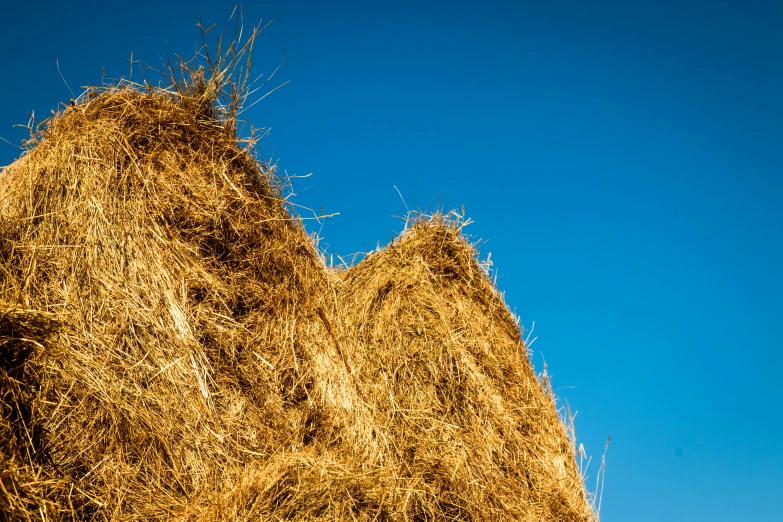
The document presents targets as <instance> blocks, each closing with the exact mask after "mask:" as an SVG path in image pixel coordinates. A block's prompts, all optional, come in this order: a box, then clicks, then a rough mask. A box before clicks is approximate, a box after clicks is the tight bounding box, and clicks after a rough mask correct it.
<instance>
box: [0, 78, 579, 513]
mask: <svg viewBox="0 0 783 522" xmlns="http://www.w3.org/2000/svg"><path fill="white" fill-rule="evenodd" d="M197 79H198V78H197ZM199 81H200V80H199ZM191 85H195V86H196V87H199V86H200V88H194V89H190V90H188V89H184V90H183V89H180V90H166V89H151V88H150V89H141V88H139V87H137V86H132V85H125V86H119V87H113V88H106V89H103V90H101V91H95V92H93V94H92V95H90V96H87V97H85V98H83V99H80V100H79V101H78V102H77V103H76V104H75V105H74V106H69V107H68V108H67V109H65V110H63V111H61V112H60V113H58V114H57V115H56V116H55V117H53V118H52V119H51V120H50V121H49V122H48V123H47V125H46V126H45V128H44V129H43V130H42V131H41V132H40V133H39V134H38V135H37V136H36V138H35V140H34V142H33V143H31V145H30V148H29V150H28V151H27V152H26V153H25V154H24V155H23V156H22V157H21V158H20V159H19V160H17V161H16V162H15V163H13V164H12V165H10V166H9V167H7V168H6V169H4V170H3V171H2V175H0V186H1V187H2V189H1V190H0V192H1V193H2V201H0V414H1V415H2V418H0V437H1V439H0V513H2V515H0V519H2V520H47V521H48V520H52V521H55V520H204V521H207V520H531V521H532V520H547V521H555V520H557V521H588V520H593V518H594V516H593V513H592V510H591V508H590V506H589V502H588V498H587V496H586V494H585V490H584V486H583V483H582V481H581V477H580V476H579V474H578V473H577V470H576V466H575V459H574V447H573V443H572V441H570V440H569V439H568V437H567V436H566V433H565V431H564V427H563V425H562V423H561V422H560V420H559V418H558V415H557V411H556V409H555V406H554V402H553V399H552V397H551V396H550V395H548V394H547V393H546V392H545V391H544V389H543V388H542V384H541V382H540V381H539V380H538V379H537V378H536V376H535V375H534V373H533V371H532V368H531V365H530V363H529V360H528V353H527V350H526V347H525V346H524V345H523V343H522V341H521V339H520V332H519V329H518V328H517V325H516V324H515V322H514V320H513V317H512V315H511V314H510V313H509V311H508V310H507V308H506V307H505V305H504V304H503V302H502V300H501V299H500V298H499V297H498V294H497V292H496V291H495V289H494V287H493V286H492V285H491V283H490V282H489V280H488V279H487V276H486V274H484V273H483V272H482V270H481V268H480V267H479V265H478V264H477V262H476V260H475V252H474V250H473V249H472V248H471V247H470V246H469V245H468V243H466V241H465V240H464V239H463V238H462V237H461V235H460V232H459V229H458V227H457V226H456V225H454V224H453V223H452V224H450V223H449V222H447V221H446V220H444V219H443V218H435V219H433V220H430V221H427V220H420V221H418V222H416V223H415V224H414V225H412V227H411V228H410V229H409V230H408V231H407V232H405V233H404V234H403V235H402V236H401V237H400V238H399V239H398V240H395V241H394V242H393V243H392V244H391V245H389V246H388V247H387V248H385V249H384V250H382V251H380V252H377V253H375V254H372V255H370V256H368V257H367V258H366V259H365V260H363V261H362V262H361V263H359V264H358V265H356V266H354V267H351V268H349V269H347V270H345V271H342V272H331V271H330V270H328V269H327V268H326V267H325V266H324V264H323V263H322V262H321V260H320V258H319V255H318V252H317V250H316V248H315V247H314V244H313V241H312V240H311V238H310V237H309V236H308V235H307V234H306V232H305V230H304V228H303V226H302V224H301V222H300V221H299V220H297V219H295V218H292V217H291V214H290V213H289V211H288V210H287V207H286V205H285V201H284V200H283V198H282V197H281V195H280V191H279V188H278V187H279V180H278V179H277V178H276V177H275V175H274V172H273V171H272V170H270V169H269V168H267V167H266V166H265V165H264V164H262V163H261V162H259V161H257V160H256V159H254V158H253V157H252V156H251V155H250V154H249V153H248V152H247V151H246V150H245V149H243V148H242V147H241V146H240V144H238V142H237V139H236V137H235V131H234V122H233V121H227V120H225V119H221V118H219V117H218V116H217V115H216V109H215V99H216V97H215V96H214V92H213V94H210V91H209V89H210V88H211V87H210V84H206V85H205V84H199V83H198V82H196V83H193V84H191Z"/></svg>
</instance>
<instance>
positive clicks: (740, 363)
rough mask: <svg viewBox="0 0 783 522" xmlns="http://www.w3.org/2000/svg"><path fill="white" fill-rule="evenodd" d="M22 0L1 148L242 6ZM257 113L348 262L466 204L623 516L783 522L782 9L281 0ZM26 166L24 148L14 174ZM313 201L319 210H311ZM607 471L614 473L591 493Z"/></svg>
mask: <svg viewBox="0 0 783 522" xmlns="http://www.w3.org/2000/svg"><path fill="white" fill-rule="evenodd" d="M21 4H22V3H21V2H18V3H16V4H4V7H2V11H1V13H2V16H0V53H1V55H2V63H3V73H2V82H0V98H1V99H2V100H3V110H2V111H0V135H1V136H3V137H5V138H7V139H9V140H11V141H12V142H18V140H19V139H20V138H21V137H23V133H21V132H20V131H19V129H13V128H12V124H14V123H23V122H25V121H26V120H27V116H26V111H27V110H30V109H34V110H35V111H36V114H43V113H47V112H48V111H49V110H50V109H52V108H54V107H55V106H56V105H57V103H58V102H61V101H66V102H67V100H68V98H69V97H70V93H69V92H68V89H67V88H66V86H65V85H64V83H63V81H62V80H61V79H60V75H59V73H58V71H57V68H56V66H55V60H56V59H59V62H60V69H61V71H62V74H63V76H64V77H65V79H66V80H67V81H68V83H69V84H70V85H71V87H72V88H73V90H74V91H77V90H78V89H77V86H80V85H87V84H95V83H99V82H100V80H101V76H100V71H101V68H103V67H105V68H106V71H107V73H108V74H109V75H110V76H117V75H120V74H124V73H125V71H127V59H128V57H129V56H130V52H131V51H134V53H135V57H136V58H142V59H145V60H147V61H148V62H151V63H159V62H158V57H157V56H158V55H157V54H156V53H157V52H160V53H161V54H165V51H166V45H167V43H168V48H169V49H170V50H172V51H176V52H180V53H182V54H185V55H190V54H191V53H192V51H193V50H194V49H195V45H196V40H197V31H196V28H195V22H196V21H197V20H198V17H199V15H203V16H204V19H205V20H207V21H216V22H220V23H222V22H224V21H225V20H226V18H227V17H228V15H229V14H230V11H231V7H232V3H230V2H226V3H221V2H215V1H211V2H203V1H196V2H191V1H188V2H185V1H182V2H169V3H165V4H164V5H156V3H153V2H148V1H136V2H122V3H116V7H112V3H106V2H101V3H96V4H94V5H89V4H87V3H84V2H35V3H29V4H27V6H24V7H20V6H21ZM245 15H246V18H247V20H248V21H251V22H252V21H255V20H258V19H259V18H262V17H263V18H264V19H269V18H274V19H275V22H274V23H273V25H272V26H271V27H270V28H269V30H268V32H267V33H266V34H265V35H264V36H263V37H261V39H260V41H259V45H258V46H257V54H256V57H257V68H258V70H259V71H261V70H265V71H271V70H272V68H273V67H274V66H275V65H276V63H277V62H278V61H279V59H280V58H281V56H282V54H283V50H284V49H286V50H287V60H286V63H285V65H284V66H283V68H282V70H281V71H280V73H279V78H280V80H281V81H284V80H290V81H291V83H290V84H289V85H287V86H286V87H284V88H283V89H281V90H280V91H278V92H276V93H275V94H273V95H272V96H270V97H269V98H267V99H266V100H264V101H263V102H261V103H259V104H258V105H256V107H254V108H253V109H252V110H251V111H249V113H248V119H249V120H250V121H251V122H252V123H253V124H254V125H256V126H265V127H271V133H270V135H269V137H268V139H267V140H266V141H265V153H266V154H267V155H270V154H271V153H272V152H274V157H275V158H276V159H278V160H279V165H280V167H281V168H284V169H286V170H287V171H288V172H289V173H292V174H293V173H296V174H307V173H310V172H313V176H312V177H311V178H309V179H307V180H302V182H301V183H299V184H298V185H297V188H298V189H299V192H300V195H299V197H298V199H297V202H298V203H300V204H303V205H306V206H309V207H312V208H316V209H317V208H319V207H320V206H323V208H324V210H325V211H327V212H340V213H341V215H340V216H339V217H337V218H334V219H332V220H330V221H328V222H327V223H326V224H325V225H324V227H323V230H322V232H321V234H322V236H323V237H324V238H325V242H326V243H328V245H329V249H330V251H331V252H337V253H340V254H348V253H351V252H356V251H364V250H369V249H372V248H374V247H375V245H376V243H377V242H378V241H380V242H381V243H382V244H385V243H386V242H388V240H389V239H390V238H391V237H392V234H393V233H394V231H398V230H400V228H401V225H400V222H399V221H398V220H396V219H395V218H393V217H391V216H392V215H401V214H404V212H405V207H404V206H403V204H402V202H401V200H400V197H399V195H398V194H397V192H396V191H395V189H394V188H393V186H394V185H396V186H397V187H398V188H399V189H400V191H401V193H402V195H403V196H404V198H405V200H406V202H407V204H408V206H414V205H418V206H421V207H423V208H425V209H426V208H429V209H430V210H432V209H434V208H435V207H436V205H437V202H438V200H439V199H440V201H441V202H443V203H447V204H451V205H452V206H455V207H459V206H461V205H463V204H464V205H465V208H466V210H467V212H468V215H469V216H470V217H471V218H473V219H474V220H475V224H473V225H471V226H470V227H468V232H470V233H471V234H473V235H474V236H475V238H482V239H484V240H485V243H484V245H483V246H482V255H483V256H486V254H487V253H489V252H491V253H492V260H493V261H494V262H495V266H496V267H497V269H498V271H499V277H498V285H499V286H500V288H501V289H502V290H504V291H505V292H506V297H507V301H508V303H509V305H510V306H511V307H512V308H513V309H514V310H515V311H516V313H517V314H518V315H519V316H520V317H521V318H522V322H523V324H526V325H528V326H529V325H531V324H532V322H533V321H535V322H536V330H535V334H536V335H538V336H539V339H538V340H537V341H536V343H535V344H534V345H533V348H534V350H535V356H534V361H535V364H536V366H537V368H538V369H539V370H540V369H541V368H542V360H543V359H542V354H543V356H544V357H545V358H546V360H547V362H548V364H549V370H550V372H551V373H552V374H553V376H554V386H555V388H556V389H557V392H558V394H559V395H560V397H561V398H562V399H564V400H566V399H567V400H568V402H569V403H570V404H571V407H572V408H573V409H575V410H578V412H579V413H578V416H577V422H576V427H577V436H578V439H579V441H581V442H583V443H584V444H585V447H586V449H587V452H588V453H589V454H592V455H593V458H594V461H595V460H596V459H597V460H600V455H601V453H602V450H603V444H604V441H605V439H606V436H607V435H609V434H611V436H612V444H611V446H610V449H609V453H608V455H607V463H608V469H607V481H606V488H605V491H604V499H603V512H602V515H603V520H604V521H605V522H620V521H629V520H632V521H662V520H666V521H693V520H709V521H711V522H721V521H727V522H728V521H731V522H735V521H738V520H752V521H758V522H762V521H770V522H772V521H780V520H783V435H781V433H783V405H782V404H781V398H783V392H781V386H780V383H781V367H782V366H783V346H781V330H783V320H782V318H783V278H782V277H781V255H783V147H782V146H783V3H782V2H773V1H768V2H751V1H744V0H743V1H740V0H736V1H728V0H726V1H700V2H696V1H670V2H662V1H661V2H658V1H655V2H652V1H650V2H646V1H644V2H642V1H635V2H608V1H601V2H592V1H591V2H587V1H585V2H565V1H553V2H529V3H514V2H508V3H496V2H492V1H482V2H470V3H467V2H466V3H460V2H447V3H429V4H427V6H426V7H422V6H420V5H416V4H415V3H399V2H390V1H380V0H378V1H369V0H368V1H364V2H358V3H354V4H351V5H349V4H343V3H341V2H315V3H312V4H307V3H304V2H265V3H262V4H261V5H256V4H254V5H252V6H245ZM17 154H18V150H16V149H14V148H13V147H11V146H10V145H7V144H5V143H0V164H7V163H10V162H11V161H12V160H13V159H14V158H15V157H16V155H17ZM305 189H306V190H305ZM596 471H597V466H595V465H593V467H592V468H591V470H590V477H591V480H590V484H591V488H592V487H593V480H594V477H595V473H596Z"/></svg>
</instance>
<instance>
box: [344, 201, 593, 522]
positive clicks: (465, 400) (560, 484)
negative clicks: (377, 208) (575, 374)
mask: <svg viewBox="0 0 783 522" xmlns="http://www.w3.org/2000/svg"><path fill="white" fill-rule="evenodd" d="M475 254H476V252H475V250H474V249H473V248H472V247H471V246H470V245H469V244H468V243H467V242H466V241H465V239H464V238H463V237H462V236H461V235H460V233H459V226H458V224H457V223H454V222H449V220H448V219H445V218H444V217H443V216H435V217H434V218H432V219H431V220H427V219H420V220H418V221H416V222H415V223H413V225H412V227H410V228H409V229H408V230H407V231H406V232H405V233H403V234H402V235H401V237H399V238H398V239H396V240H395V241H393V242H392V244H390V245H389V246H388V247H386V248H385V249H383V250H381V251H379V252H376V253H373V254H371V255H369V256H368V257H367V258H365V259H364V260H363V261H362V262H360V263H359V264H358V265H356V266H354V267H351V268H349V269H348V270H346V271H345V272H344V273H341V274H339V278H340V280H341V282H342V283H343V284H342V285H341V286H340V288H341V289H342V290H341V294H340V298H341V301H342V303H343V305H344V307H345V308H344V317H345V318H346V320H349V321H351V326H352V335H354V336H355V338H356V339H357V340H358V341H359V342H360V343H361V345H360V347H361V349H360V350H358V351H357V352H355V353H354V354H353V358H354V361H353V364H354V365H355V369H356V377H357V382H358V383H359V389H360V394H361V397H362V399H363V400H364V401H366V402H367V403H368V404H369V406H370V409H371V410H372V411H373V414H374V416H373V422H374V424H375V428H376V431H378V432H379V433H386V434H387V445H386V447H383V448H378V451H376V453H375V454H372V455H368V456H367V459H368V460H369V461H370V462H372V463H373V464H374V465H376V466H380V467H383V468H384V469H386V470H388V472H387V474H388V475H389V478H390V479H392V480H391V482H392V487H391V488H390V489H389V490H388V491H387V499H386V502H387V503H389V504H391V505H393V506H394V507H395V508H394V511H395V512H397V513H399V514H400V515H401V516H402V518H404V519H408V520H425V519H426V520H531V521H532V520H536V521H540V520H547V521H589V520H593V512H592V509H591V507H590V506H589V503H588V500H587V497H586V494H585V489H584V486H583V482H582V479H581V477H580V475H579V473H578V471H577V468H576V461H575V450H574V445H573V443H572V441H570V440H569V439H568V437H567V436H566V433H565V431H564V427H563V424H562V422H561V421H560V419H559V418H558V414H557V411H556V408H555V405H554V401H553V398H552V396H551V394H549V393H547V391H546V390H545V388H544V387H542V383H541V382H540V381H539V380H538V379H537V378H536V376H535V374H534V373H533V370H532V367H531V364H530V361H529V359H528V352H527V349H526V347H525V346H524V344H523V342H522V340H521V338H520V331H519V328H518V326H517V324H516V322H515V321H514V318H513V315H512V314H511V313H510V312H509V310H508V308H507V307H506V306H505V304H504V303H503V301H502V299H501V298H500V296H499V295H498V293H497V291H496V289H495V288H494V287H493V286H492V284H491V283H490V281H489V280H488V277H487V275H486V274H485V273H484V272H483V271H482V269H481V267H480V266H479V264H478V262H477V260H476V257H475Z"/></svg>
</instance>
